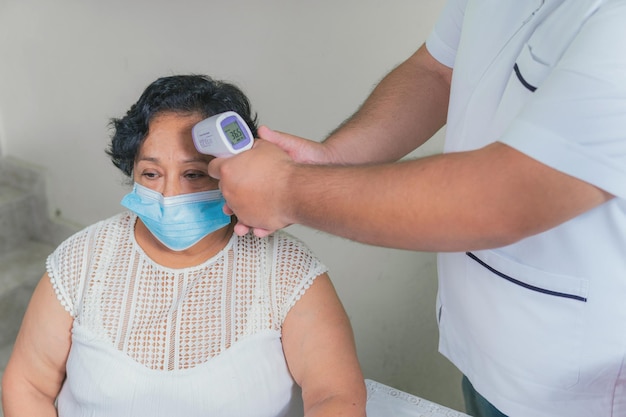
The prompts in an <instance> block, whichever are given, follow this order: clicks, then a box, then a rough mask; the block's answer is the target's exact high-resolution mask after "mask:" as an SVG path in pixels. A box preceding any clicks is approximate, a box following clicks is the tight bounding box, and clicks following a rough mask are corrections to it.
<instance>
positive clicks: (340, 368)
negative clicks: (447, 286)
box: [3, 75, 365, 417]
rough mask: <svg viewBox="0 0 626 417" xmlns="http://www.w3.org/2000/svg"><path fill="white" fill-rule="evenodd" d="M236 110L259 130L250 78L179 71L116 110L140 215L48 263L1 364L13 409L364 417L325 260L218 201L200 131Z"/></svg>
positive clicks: (81, 236) (70, 415)
mask: <svg viewBox="0 0 626 417" xmlns="http://www.w3.org/2000/svg"><path fill="white" fill-rule="evenodd" d="M227 110H233V111H236V112H238V113H239V114H240V115H241V116H242V117H243V118H244V120H246V122H247V124H248V125H249V127H250V128H251V130H252V132H253V133H256V126H255V118H254V117H253V116H252V114H251V111H250V105H249V103H248V100H247V99H246V97H245V96H244V94H243V93H242V92H241V91H240V90H239V89H237V88H236V87H234V86H233V85H230V84H228V83H223V82H217V81H214V80H212V79H210V78H208V77H204V76H195V75H190V76H173V77H165V78H161V79H158V80H156V81H155V82H154V83H152V84H151V85H150V86H148V88H147V89H146V90H145V91H144V93H143V94H142V96H141V97H140V98H139V101H138V102H137V103H136V104H135V105H133V106H132V107H131V108H130V110H129V111H128V112H127V114H126V115H125V116H124V117H122V118H121V119H116V120H114V121H113V127H114V134H113V136H112V141H111V145H110V148H109V150H108V153H109V155H110V156H111V158H112V160H113V163H114V164H115V165H116V166H117V167H118V168H120V169H121V170H122V172H124V173H125V174H126V175H128V176H129V178H132V180H133V182H134V185H133V190H132V192H130V193H129V194H128V195H127V196H125V197H124V199H123V200H122V204H123V205H124V206H125V207H126V208H128V211H125V212H123V213H121V214H118V215H116V216H113V217H111V218H109V219H107V220H104V221H101V222H99V223H96V224H94V225H92V226H90V227H87V228H86V229H84V230H82V231H80V232H78V233H77V234H75V235H74V236H72V237H70V238H69V239H68V240H66V241H65V242H64V243H62V244H61V245H60V246H59V247H58V248H57V249H56V250H55V252H54V253H53V254H52V255H50V257H49V258H48V262H47V273H46V274H45V275H44V276H43V278H42V280H41V282H40V283H39V285H38V286H37V288H36V290H35V292H34V294H33V297H32V300H31V302H30V305H29V307H28V310H27V312H26V315H25V317H24V321H23V324H22V328H21V330H20V332H19V335H18V337H17V340H16V343H15V348H14V351H13V354H12V356H11V358H10V360H9V363H8V365H7V368H6V371H5V374H4V378H3V407H4V412H5V416H6V417H13V416H20V415H24V416H27V415H28V416H34V415H36V416H55V415H59V416H61V417H77V416H115V417H120V416H150V417H155V416H186V417H191V416H288V415H302V412H303V410H302V407H303V406H304V414H305V415H307V416H339V415H341V416H364V415H365V386H364V383H363V376H362V374H361V371H360V368H359V364H358V361H357V357H356V353H355V346H354V341H353V336H352V331H351V328H350V324H349V321H348V318H347V316H346V314H345V312H344V310H343V308H342V306H341V303H340V301H339V300H338V298H337V295H336V293H335V291H334V288H333V286H332V284H331V282H330V280H329V277H328V275H327V274H326V268H325V267H324V266H323V265H322V264H321V263H320V261H319V260H317V259H316V258H315V257H314V255H313V254H312V253H311V252H310V251H309V250H308V249H307V247H306V246H305V245H303V244H302V243H301V242H300V241H298V240H297V239H295V238H293V237H291V236H289V235H288V234H286V233H284V232H277V233H275V234H273V235H270V236H269V237H267V238H258V237H255V236H253V235H252V234H249V235H246V236H241V237H240V236H237V235H236V234H234V233H233V227H234V222H233V221H232V220H231V218H230V217H229V216H226V215H225V214H224V212H223V210H222V208H223V205H224V200H223V198H222V197H221V194H220V192H219V190H218V184H217V182H216V181H215V180H214V179H212V178H211V177H210V176H209V175H208V174H207V163H208V162H209V160H210V159H211V158H212V157H211V156H208V155H203V154H200V153H199V152H198V151H197V150H196V149H195V148H194V145H193V141H192V138H191V129H192V127H193V126H194V125H195V124H196V123H198V122H200V121H201V120H203V119H204V118H206V117H209V116H211V115H214V114H216V113H220V112H223V111H227ZM298 385H299V386H300V387H301V393H302V394H301V398H300V395H298V392H300V390H299V389H298V388H297V386H298ZM302 404H303V405H302ZM57 413H58V414H57Z"/></svg>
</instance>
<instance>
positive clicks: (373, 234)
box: [283, 143, 611, 251]
mask: <svg viewBox="0 0 626 417" xmlns="http://www.w3.org/2000/svg"><path fill="white" fill-rule="evenodd" d="M284 190H286V193H285V194H284V195H285V198H284V200H283V202H284V203H283V204H284V205H285V206H286V207H287V211H285V212H284V213H286V216H287V217H286V219H287V221H288V222H289V223H299V224H303V225H306V226H310V227H313V228H315V229H319V230H323V231H326V232H329V233H332V234H334V235H339V236H343V237H346V238H349V239H351V240H356V241H359V242H362V243H367V244H373V245H378V246H387V247H394V248H400V249H412V250H423V251H464V250H477V249H486V248H495V247H501V246H504V245H507V244H511V243H513V242H516V241H518V240H520V239H522V238H524V237H527V236H530V235H533V234H536V233H539V232H542V231H545V230H547V229H550V228H552V227H555V226H556V225H558V224H561V223H563V222H564V221H567V220H569V219H571V218H573V217H575V216H577V215H579V214H581V213H583V212H585V211H587V210H589V209H591V208H593V207H595V206H596V205H599V204H602V203H604V202H605V201H608V200H609V199H610V198H611V196H610V195H609V194H608V193H605V192H603V191H602V190H599V189H597V188H596V187H593V186H592V185H589V184H587V183H584V182H582V181H580V180H577V179H575V178H572V177H569V176H567V175H566V174H563V173H561V172H558V171H555V170H553V169H551V168H549V167H547V166H545V165H542V164H541V163H539V162H537V161H535V160H533V159H531V158H529V157H527V156H525V155H523V154H521V153H519V152H518V151H516V150H514V149H512V148H509V147H507V146H506V145H503V144H500V143H495V144H492V145H490V146H488V147H486V148H484V149H480V150H477V151H472V152H461V153H453V154H445V155H438V156H434V157H428V158H423V159H420V160H417V161H406V162H401V163H395V164H385V165H372V166H358V167H333V166H326V167H324V166H311V165H298V166H296V167H295V168H294V169H293V170H292V171H291V175H290V176H289V179H288V182H287V186H286V187H285V188H284Z"/></svg>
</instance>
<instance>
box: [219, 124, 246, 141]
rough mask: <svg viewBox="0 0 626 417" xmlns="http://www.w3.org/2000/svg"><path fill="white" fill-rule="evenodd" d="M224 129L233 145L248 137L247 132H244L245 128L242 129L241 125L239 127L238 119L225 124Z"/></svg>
mask: <svg viewBox="0 0 626 417" xmlns="http://www.w3.org/2000/svg"><path fill="white" fill-rule="evenodd" d="M222 129H223V130H224V134H225V135H226V137H227V138H228V140H229V141H230V143H231V144H232V145H233V146H235V145H236V144H238V143H239V142H241V141H242V140H244V139H245V138H246V135H245V133H243V130H241V127H239V124H238V123H237V122H236V121H234V122H232V123H228V124H227V125H224V126H223V128H222Z"/></svg>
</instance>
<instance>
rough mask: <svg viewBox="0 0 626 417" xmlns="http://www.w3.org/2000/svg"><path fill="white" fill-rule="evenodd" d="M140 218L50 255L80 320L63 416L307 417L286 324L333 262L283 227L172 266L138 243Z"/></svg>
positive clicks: (91, 233)
mask: <svg viewBox="0 0 626 417" xmlns="http://www.w3.org/2000/svg"><path fill="white" fill-rule="evenodd" d="M136 219H137V217H136V216H135V215H134V214H132V213H128V212H127V213H122V214H120V215H117V216H115V217H112V218H111V219H108V220H106V221H103V222H99V223H97V224H95V225H93V226H90V227H88V228H87V229H85V230H83V231H81V232H78V233H77V234H75V235H74V236H72V237H70V238H69V239H68V240H66V241H65V242H64V243H63V244H61V245H60V246H59V248H57V250H55V252H54V253H53V254H52V255H50V257H49V258H48V274H49V275H50V278H51V281H52V283H53V286H54V288H55V290H56V292H57V295H58V298H59V300H60V301H61V303H62V304H63V305H64V306H65V307H66V309H67V310H68V312H69V313H70V314H71V315H72V317H73V318H74V324H73V327H72V346H71V349H70V353H69V357H68V360H67V366H66V370H67V378H66V380H65V382H64V384H63V387H62V389H61V393H60V395H59V398H58V411H59V416H60V417H87V416H102V417H106V416H111V417H121V416H135V417H142V416H145V417H158V416H164V417H165V416H168V417H169V416H185V417H193V416H198V417H200V416H258V417H262V416H263V417H278V416H294V415H302V412H303V408H302V407H303V406H302V399H301V395H299V388H298V386H297V385H296V384H295V382H294V380H293V378H292V376H291V374H290V372H289V369H288V367H287V363H286V360H285V356H284V353H283V349H282V343H281V326H282V323H283V321H284V319H285V316H286V315H287V313H288V311H289V310H290V309H291V307H292V306H293V305H294V304H295V303H296V302H297V300H298V299H299V298H300V296H301V295H302V294H304V292H305V291H306V289H307V288H308V287H309V286H310V285H311V283H312V282H313V280H314V279H315V278H316V277H317V276H319V275H320V274H322V273H323V272H325V271H326V267H325V266H324V265H322V264H321V263H320V262H319V261H318V260H317V259H316V258H315V257H314V256H313V255H312V253H311V252H310V251H309V250H308V249H307V248H306V246H304V245H303V244H302V243H301V242H300V241H298V240H297V239H295V238H293V237H291V236H289V235H287V234H286V233H284V232H277V233H275V234H274V235H273V236H272V237H269V238H265V239H259V238H256V237H254V236H252V235H247V236H243V237H238V236H236V235H233V237H232V238H231V240H230V242H229V243H228V244H227V245H226V247H225V248H224V249H223V250H222V251H221V252H220V253H218V254H217V255H215V256H214V257H212V258H211V259H208V260H207V261H205V262H203V263H202V264H200V265H197V266H194V267H189V268H182V269H172V268H167V267H164V266H162V265H159V264H158V263H156V262H154V261H153V260H152V259H150V258H149V257H148V256H147V255H146V254H145V253H144V252H143V250H142V249H141V247H140V246H139V245H138V244H137V242H136V241H135V238H134V225H135V221H136Z"/></svg>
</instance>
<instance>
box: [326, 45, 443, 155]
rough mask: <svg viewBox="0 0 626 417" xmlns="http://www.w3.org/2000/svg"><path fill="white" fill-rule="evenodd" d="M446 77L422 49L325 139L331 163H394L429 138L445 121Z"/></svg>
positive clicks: (384, 80) (394, 72)
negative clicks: (331, 158)
mask: <svg viewBox="0 0 626 417" xmlns="http://www.w3.org/2000/svg"><path fill="white" fill-rule="evenodd" d="M451 74H452V70H451V69H450V68H447V67H445V66H443V65H442V64H440V63H439V62H437V61H436V60H435V59H434V58H433V57H432V56H431V55H430V53H428V51H427V50H426V48H425V46H422V47H421V48H420V49H419V50H418V51H417V52H415V54H413V55H412V56H411V57H409V59H407V60H406V61H405V62H403V63H402V64H400V65H399V66H398V67H396V68H395V69H394V70H393V71H391V72H390V73H389V74H388V75H387V76H386V77H385V78H384V79H383V80H382V81H381V82H380V83H379V84H378V86H377V87H376V88H375V89H374V91H373V92H372V93H371V94H370V96H369V97H368V99H367V100H366V101H365V102H364V103H363V105H362V106H361V108H360V109H359V110H358V111H357V112H356V113H355V114H354V115H353V116H352V117H351V118H350V119H348V120H347V121H346V122H344V123H343V124H342V125H341V126H340V127H339V128H338V129H337V130H335V132H333V134H331V135H330V136H329V137H328V139H326V141H325V142H324V143H325V145H326V146H328V147H330V148H331V149H332V152H331V153H332V155H333V156H334V157H333V159H334V162H336V163H341V164H349V165H352V164H361V163H372V162H374V163H376V162H391V161H396V160H398V159H400V158H401V157H403V156H404V155H406V154H407V153H409V152H411V151H412V150H414V149H415V148H417V147H418V146H420V145H421V144H422V143H424V142H425V141H427V140H428V139H430V138H431V137H432V136H433V135H434V134H435V133H436V132H437V131H438V130H439V129H440V128H441V127H442V126H443V125H444V124H445V121H446V115H447V110H448V99H449V94H450V79H451Z"/></svg>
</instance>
